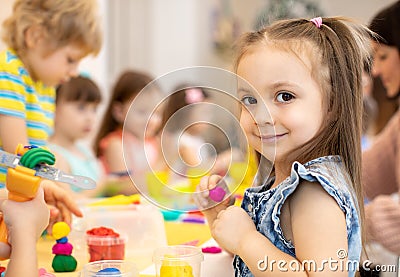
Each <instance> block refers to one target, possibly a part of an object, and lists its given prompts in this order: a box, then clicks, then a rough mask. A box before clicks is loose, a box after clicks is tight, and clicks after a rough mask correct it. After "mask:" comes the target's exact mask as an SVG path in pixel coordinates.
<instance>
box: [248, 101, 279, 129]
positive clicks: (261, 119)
mask: <svg viewBox="0 0 400 277" xmlns="http://www.w3.org/2000/svg"><path fill="white" fill-rule="evenodd" d="M253 116H254V120H255V121H256V123H257V124H258V125H260V126H263V125H275V121H274V117H273V114H272V110H271V108H269V107H268V106H267V105H265V104H264V103H260V104H259V105H258V107H257V110H256V113H255V114H254V115H253Z"/></svg>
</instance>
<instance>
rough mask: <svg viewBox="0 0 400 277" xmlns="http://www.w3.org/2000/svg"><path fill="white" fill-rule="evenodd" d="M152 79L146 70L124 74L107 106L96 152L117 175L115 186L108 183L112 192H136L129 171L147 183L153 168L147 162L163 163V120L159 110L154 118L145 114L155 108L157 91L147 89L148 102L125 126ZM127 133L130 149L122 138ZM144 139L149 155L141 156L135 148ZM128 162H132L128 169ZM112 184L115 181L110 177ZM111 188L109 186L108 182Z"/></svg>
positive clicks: (139, 145)
mask: <svg viewBox="0 0 400 277" xmlns="http://www.w3.org/2000/svg"><path fill="white" fill-rule="evenodd" d="M151 81H152V78H151V77H150V76H149V75H147V74H145V73H142V72H138V71H126V72H124V73H122V74H121V76H120V77H119V78H118V81H117V82H116V84H115V86H114V89H113V93H112V96H111V99H110V102H109V104H108V107H107V108H106V112H105V114H104V117H103V121H102V123H101V124H100V128H99V132H98V134H97V137H96V139H95V143H94V145H95V153H96V155H97V157H99V158H100V160H101V161H102V163H103V165H104V169H105V171H106V173H107V174H108V175H109V176H110V177H112V176H114V178H116V183H115V185H114V186H108V189H106V190H108V191H109V192H108V194H118V193H123V194H132V193H136V192H137V189H136V187H135V186H134V185H133V183H132V182H131V180H130V178H129V176H128V175H129V174H128V173H132V174H135V180H139V179H141V180H142V181H143V182H144V175H145V172H146V171H148V170H149V168H148V166H147V161H148V163H149V164H150V166H151V167H152V168H153V166H154V167H156V165H157V164H158V163H159V162H160V160H159V157H160V151H159V142H158V138H157V132H158V129H159V126H160V123H161V116H160V115H159V111H157V112H156V113H154V114H153V115H152V116H151V118H150V120H149V121H148V118H147V117H146V116H144V114H145V113H144V110H148V109H154V107H153V106H152V105H151V102H152V101H151V99H152V97H153V95H151V94H152V93H156V91H153V90H146V91H145V93H149V95H148V99H149V101H148V103H143V105H141V106H140V108H138V109H134V110H132V111H131V112H130V114H131V115H132V118H131V119H130V120H129V124H127V125H125V130H124V131H125V133H124V134H123V127H124V122H125V118H126V116H127V113H128V111H129V108H130V106H131V104H132V101H134V99H135V97H136V96H137V95H138V94H139V92H140V91H141V90H142V89H143V88H145V87H146V86H147V85H148V84H149V83H150V82H151ZM144 130H146V137H144ZM123 135H124V144H125V146H128V149H127V148H125V149H124V145H123V143H122V138H123ZM143 140H145V145H146V154H147V157H146V156H143V155H140V154H139V153H140V152H141V151H135V149H138V148H142V147H143ZM124 158H125V159H126V164H127V165H130V168H129V169H128V170H129V171H130V172H127V168H126V165H125V161H124ZM109 184H112V182H111V180H109ZM105 186H106V187H107V185H105Z"/></svg>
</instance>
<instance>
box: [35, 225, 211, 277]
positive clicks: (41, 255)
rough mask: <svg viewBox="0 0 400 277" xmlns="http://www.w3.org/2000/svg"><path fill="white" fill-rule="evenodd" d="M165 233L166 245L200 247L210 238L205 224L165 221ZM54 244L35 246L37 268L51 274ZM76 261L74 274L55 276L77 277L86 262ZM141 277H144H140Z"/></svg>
mask: <svg viewBox="0 0 400 277" xmlns="http://www.w3.org/2000/svg"><path fill="white" fill-rule="evenodd" d="M165 231H166V237H167V243H168V245H176V244H183V243H187V242H192V241H195V240H198V245H201V244H203V243H204V242H206V241H207V240H209V239H210V238H211V234H210V231H209V228H208V226H207V225H206V224H198V223H186V222H179V221H166V222H165ZM54 244H55V241H54V240H49V239H43V238H42V239H40V240H39V242H38V245H37V252H38V261H39V268H40V267H43V268H45V269H46V270H47V271H48V272H51V273H53V269H52V267H51V263H52V260H53V257H54V255H53V254H52V253H51V249H52V247H53V245H54ZM72 255H73V256H74V252H72ZM77 260H78V268H77V270H76V271H75V272H65V273H55V275H56V276H57V277H58V276H60V277H72V276H74V277H77V276H78V272H79V271H80V269H81V267H82V266H83V265H84V264H85V263H86V262H87V261H81V260H79V259H77ZM134 262H135V264H136V265H137V266H138V268H139V270H143V269H144V268H146V267H148V266H150V265H151V257H143V260H140V261H134ZM53 274H54V273H53ZM141 277H145V276H144V275H141Z"/></svg>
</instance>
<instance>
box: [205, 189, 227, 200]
mask: <svg viewBox="0 0 400 277" xmlns="http://www.w3.org/2000/svg"><path fill="white" fill-rule="evenodd" d="M225 195H226V192H225V190H224V189H223V188H221V187H215V188H213V189H211V190H210V191H209V197H210V199H211V200H213V201H215V202H220V201H222V200H223V199H224V197H225Z"/></svg>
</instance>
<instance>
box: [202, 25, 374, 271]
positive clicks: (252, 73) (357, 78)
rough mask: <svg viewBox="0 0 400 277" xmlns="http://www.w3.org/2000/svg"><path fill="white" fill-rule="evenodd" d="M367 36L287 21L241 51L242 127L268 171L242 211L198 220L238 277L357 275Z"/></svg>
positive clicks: (249, 38) (247, 41) (210, 184)
mask: <svg viewBox="0 0 400 277" xmlns="http://www.w3.org/2000/svg"><path fill="white" fill-rule="evenodd" d="M366 34H367V29H366V28H364V27H362V26H360V25H357V24H355V23H353V22H351V21H350V20H348V19H345V18H323V19H321V18H314V19H312V20H305V19H297V20H284V21H278V22H276V23H274V24H272V25H271V26H269V27H266V28H265V29H263V30H260V31H257V32H253V33H248V34H245V35H244V36H243V38H242V40H241V41H240V43H239V44H238V56H237V60H236V67H235V69H236V72H237V74H238V75H239V76H240V77H241V78H243V79H244V80H246V81H248V82H249V83H250V85H251V86H252V87H253V88H254V89H255V90H253V89H250V86H245V85H243V84H242V83H239V87H238V94H239V99H241V102H242V112H241V117H240V121H241V124H242V126H243V129H244V131H245V132H246V134H247V138H248V142H249V144H250V146H251V147H252V148H254V149H255V150H256V151H257V152H258V154H259V155H260V158H261V166H260V167H259V172H258V173H259V176H261V175H263V174H262V173H263V171H266V169H267V168H266V167H262V164H263V163H262V161H263V160H264V159H267V160H269V161H271V162H274V166H273V174H272V175H271V176H270V177H269V178H266V179H262V180H260V181H261V182H260V183H257V184H255V185H257V186H255V187H252V188H249V189H247V190H246V192H245V195H244V199H243V202H242V208H239V207H237V206H231V207H228V208H227V204H226V202H223V203H221V204H219V205H218V206H216V207H214V208H211V209H208V210H205V211H204V212H205V214H206V216H207V219H208V222H209V224H210V227H211V232H212V235H213V237H214V238H215V240H216V241H217V242H218V243H219V244H220V245H221V246H222V247H223V248H224V249H226V250H227V251H229V252H232V253H233V254H235V259H234V267H235V272H236V276H277V275H280V274H287V275H289V276H294V275H296V274H297V275H301V276H306V275H313V274H315V273H319V272H324V273H325V275H327V276H347V275H349V276H353V275H354V274H355V271H356V270H357V269H358V261H359V259H360V253H361V248H362V243H361V242H362V238H361V237H362V236H361V218H362V214H363V208H362V203H363V202H362V197H361V191H360V190H361V186H360V177H361V176H360V163H361V149H360V140H361V137H360V136H361V118H362V113H361V111H362V83H361V73H362V69H363V62H364V60H365V58H366V57H367V53H368V49H367V48H368V47H367V46H368V38H367V37H368V36H367V35H366ZM256 91H257V92H256ZM256 180H257V179H256ZM219 181H220V177H219V176H211V177H205V178H204V179H202V182H201V184H200V186H199V189H200V190H202V191H204V192H203V195H204V196H207V195H208V192H207V190H209V189H212V188H214V187H215V186H216V185H217V183H218V182H219ZM327 261H334V263H335V265H337V267H336V269H335V267H332V266H329V265H328V263H327ZM310 263H311V264H313V265H314V267H313V266H311V267H310V266H309V265H310Z"/></svg>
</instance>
